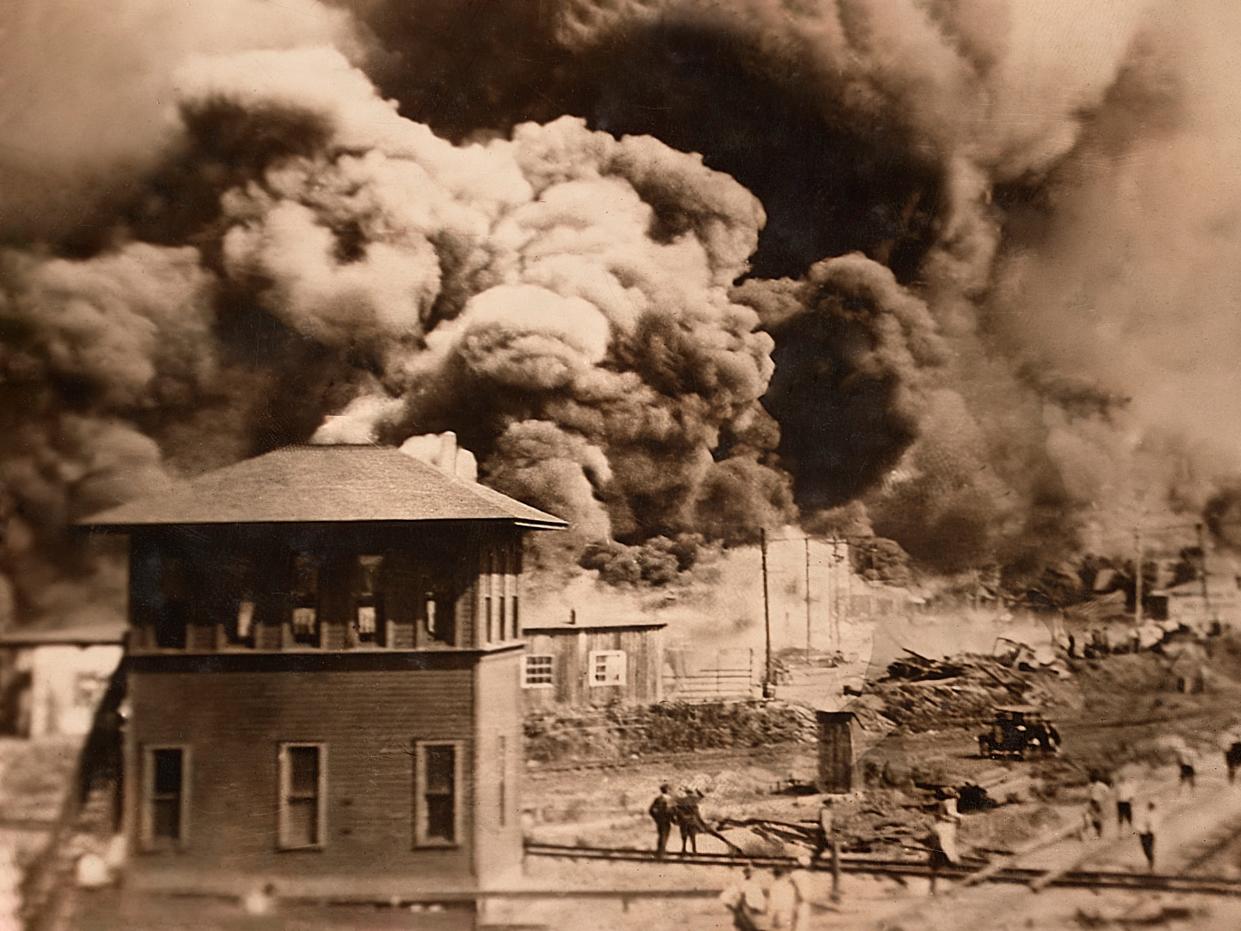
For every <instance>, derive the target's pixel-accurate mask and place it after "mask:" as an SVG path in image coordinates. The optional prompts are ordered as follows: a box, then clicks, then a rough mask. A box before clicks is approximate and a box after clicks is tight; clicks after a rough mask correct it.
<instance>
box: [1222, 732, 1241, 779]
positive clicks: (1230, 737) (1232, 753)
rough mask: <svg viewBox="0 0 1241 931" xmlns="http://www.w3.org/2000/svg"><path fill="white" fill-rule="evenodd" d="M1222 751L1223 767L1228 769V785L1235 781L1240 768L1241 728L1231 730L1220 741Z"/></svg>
mask: <svg viewBox="0 0 1241 931" xmlns="http://www.w3.org/2000/svg"><path fill="white" fill-rule="evenodd" d="M1220 748H1221V749H1222V750H1223V751H1224V765H1225V766H1227V767H1228V784H1229V785H1232V784H1233V783H1234V782H1236V781H1237V768H1238V767H1241V728H1237V727H1234V728H1231V729H1230V730H1228V731H1227V732H1225V734H1224V736H1223V737H1222V738H1221V739H1220Z"/></svg>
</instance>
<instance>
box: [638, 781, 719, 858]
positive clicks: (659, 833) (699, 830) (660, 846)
mask: <svg viewBox="0 0 1241 931" xmlns="http://www.w3.org/2000/svg"><path fill="white" fill-rule="evenodd" d="M704 797H705V796H704V793H703V791H702V790H701V789H695V788H692V787H690V786H681V788H680V790H679V791H678V792H677V793H675V794H674V793H673V791H672V786H671V785H669V784H668V783H664V784H663V785H661V786H660V787H659V794H658V795H657V796H655V799H654V801H652V802H651V805H650V808H648V809H647V812H648V813H649V814H650V816H651V820H652V821H654V822H655V851H656V853H657V854H658V855H659V856H660V857H662V856H664V854H666V853H667V850H668V838H669V837H671V836H672V828H673V825H675V826H676V827H678V828H680V830H681V853H697V852H698V835H699V834H710V835H711V836H712V837H717V838H719V839H720V840H721V841H723V842H724V844H725V846H727V847H728V848H729V849H730V850H733V849H735V847H734V845H733V844H732V842H731V841H729V840H728V839H727V838H726V837H724V836H723V835H722V834H720V832H719V831H717V830H716V829H715V828H713V827H712V826H711V825H710V824H708V823H707V822H706V820H705V819H704V818H703V816H702V810H701V808H700V805H701V804H702V800H703V798H704Z"/></svg>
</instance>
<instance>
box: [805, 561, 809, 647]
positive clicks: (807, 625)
mask: <svg viewBox="0 0 1241 931" xmlns="http://www.w3.org/2000/svg"><path fill="white" fill-rule="evenodd" d="M805 543H806V664H807V665H809V663H810V538H809V537H806V540H805Z"/></svg>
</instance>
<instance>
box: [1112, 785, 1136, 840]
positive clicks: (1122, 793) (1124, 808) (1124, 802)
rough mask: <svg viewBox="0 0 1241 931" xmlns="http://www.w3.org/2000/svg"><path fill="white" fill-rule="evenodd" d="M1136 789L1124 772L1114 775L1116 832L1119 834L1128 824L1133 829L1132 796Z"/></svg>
mask: <svg viewBox="0 0 1241 931" xmlns="http://www.w3.org/2000/svg"><path fill="white" fill-rule="evenodd" d="M1135 792H1136V788H1135V786H1134V783H1133V777H1132V776H1130V775H1129V774H1128V773H1126V772H1123V771H1122V772H1120V773H1118V774H1117V775H1116V830H1117V831H1118V832H1119V831H1120V830H1121V828H1122V827H1123V826H1124V825H1125V824H1126V823H1128V825H1129V827H1130V828H1132V827H1133V796H1134V794H1135Z"/></svg>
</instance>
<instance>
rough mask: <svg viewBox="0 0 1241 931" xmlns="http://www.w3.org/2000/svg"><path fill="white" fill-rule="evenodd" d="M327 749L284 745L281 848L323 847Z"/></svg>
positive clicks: (281, 777) (281, 761) (321, 745)
mask: <svg viewBox="0 0 1241 931" xmlns="http://www.w3.org/2000/svg"><path fill="white" fill-rule="evenodd" d="M326 803H327V746H326V745H325V744H320V743H286V744H281V745H280V824H279V830H280V847H281V849H283V850H304V849H314V848H318V847H322V846H323V842H324V837H325V836H326V831H325V822H326V820H327V817H326V816H327V810H326Z"/></svg>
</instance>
